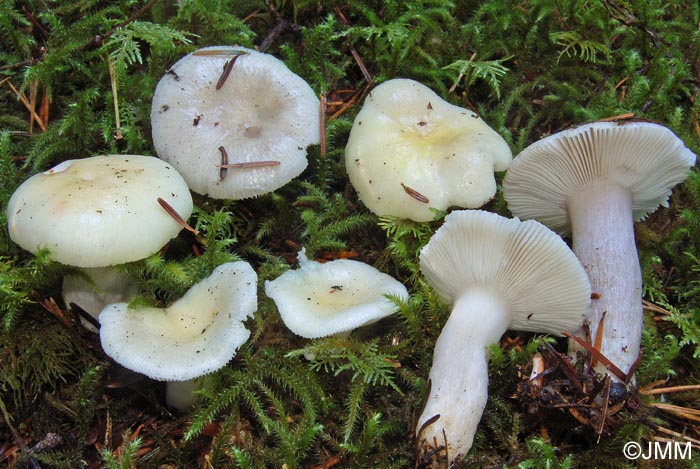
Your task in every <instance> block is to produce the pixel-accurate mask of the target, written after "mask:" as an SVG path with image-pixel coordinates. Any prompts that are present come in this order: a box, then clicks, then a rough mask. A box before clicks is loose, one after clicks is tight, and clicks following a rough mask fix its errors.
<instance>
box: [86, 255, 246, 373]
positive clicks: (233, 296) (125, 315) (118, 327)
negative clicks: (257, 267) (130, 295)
mask: <svg viewBox="0 0 700 469" xmlns="http://www.w3.org/2000/svg"><path fill="white" fill-rule="evenodd" d="M256 283H257V275H256V274H255V271H254V270H253V269H252V267H250V265H249V264H248V263H247V262H243V261H238V262H229V263H226V264H222V265H220V266H219V267H217V268H216V269H214V271H213V272H212V274H211V275H210V276H209V277H207V278H206V279H204V280H202V281H201V282H199V283H197V284H195V285H194V286H192V288H190V289H189V290H188V291H187V293H186V294H185V295H184V296H183V297H182V298H180V299H179V300H177V301H176V302H175V303H173V304H171V305H170V306H168V307H167V308H153V307H144V308H129V306H128V304H127V303H114V304H111V305H108V306H107V307H105V309H103V310H102V312H101V313H100V316H99V320H100V341H101V342H102V347H103V348H104V351H105V353H106V354H107V355H109V356H110V357H112V358H113V359H114V361H116V362H117V363H119V364H121V365H123V366H124V367H126V368H128V369H130V370H133V371H136V372H138V373H142V374H144V375H146V376H148V377H150V378H152V379H156V380H160V381H185V380H188V379H192V378H196V377H198V376H202V375H205V374H207V373H211V372H213V371H215V370H218V369H219V368H221V367H223V366H224V365H225V364H226V363H227V362H228V361H229V360H230V359H231V358H232V357H233V356H234V355H235V354H236V350H237V349H238V347H240V346H241V345H242V344H243V343H244V342H245V341H246V340H248V337H249V336H250V331H249V330H248V329H246V328H245V326H244V325H243V321H244V320H245V319H246V318H248V317H252V315H253V313H254V312H255V310H256V309H257V287H256Z"/></svg>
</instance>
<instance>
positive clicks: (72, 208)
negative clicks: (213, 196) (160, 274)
mask: <svg viewBox="0 0 700 469" xmlns="http://www.w3.org/2000/svg"><path fill="white" fill-rule="evenodd" d="M158 198H161V199H163V200H165V201H166V202H167V203H168V204H169V205H170V206H172V207H173V208H174V209H175V210H176V211H177V212H178V213H179V214H180V215H181V216H182V217H183V218H188V217H189V216H190V214H191V213H192V208H193V206H192V197H191V195H190V191H189V188H188V187H187V184H186V183H185V181H184V180H183V179H182V177H181V176H180V174H179V173H178V172H177V171H176V170H175V169H174V168H173V167H172V166H171V165H170V164H168V163H165V162H164V161H162V160H159V159H158V158H153V157H149V156H139V155H123V156H119V155H109V156H93V157H91V158H84V159H80V160H67V161H64V162H63V163H61V164H59V165H58V166H56V167H54V168H52V169H50V170H48V171H45V172H43V173H40V174H36V175H34V176H32V177H30V178H29V179H27V180H26V181H24V183H22V185H20V186H19V187H18V188H17V190H16V191H15V192H14V194H12V197H11V198H10V201H9V203H8V205H7V223H8V228H9V232H10V238H11V239H12V240H13V241H14V242H15V243H17V244H19V245H20V246H21V247H22V248H24V249H26V250H28V251H31V252H36V251H38V250H39V249H41V248H49V249H50V250H51V253H52V255H53V259H54V260H56V261H58V262H61V263H62V264H67V265H73V266H77V267H106V266H110V265H116V264H124V263H126V262H132V261H136V260H139V259H143V258H144V257H147V256H150V255H151V254H153V253H154V252H157V251H158V250H159V249H161V248H162V247H163V246H164V245H165V244H166V243H167V242H168V241H169V240H170V239H171V238H174V237H175V236H177V234H178V233H179V232H180V230H181V229H182V226H181V225H179V224H178V223H177V222H176V221H175V220H173V218H172V217H171V216H170V215H168V214H167V213H166V212H165V211H164V210H163V208H162V207H161V206H160V205H159V203H158Z"/></svg>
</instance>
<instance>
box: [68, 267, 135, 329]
mask: <svg viewBox="0 0 700 469" xmlns="http://www.w3.org/2000/svg"><path fill="white" fill-rule="evenodd" d="M138 294H139V288H138V285H137V284H136V282H135V281H134V280H133V279H132V278H131V277H129V276H128V275H127V274H126V273H124V272H122V271H120V270H117V269H116V268H114V267H95V268H92V269H83V275H79V274H69V275H66V276H65V277H63V288H62V290H61V296H62V297H63V302H64V304H65V305H66V307H70V305H71V304H76V305H78V306H79V307H80V308H81V309H82V310H83V311H85V312H86V313H88V314H89V315H90V316H92V317H93V318H95V320H97V316H99V314H100V311H102V309H104V307H105V306H107V305H108V304H110V303H122V302H128V301H130V300H131V299H132V298H134V297H135V296H136V295H138ZM80 322H81V323H82V324H83V326H84V327H85V328H86V329H88V330H89V331H91V332H98V330H97V328H96V327H94V326H93V325H92V324H90V323H88V322H87V321H86V320H85V319H83V318H80Z"/></svg>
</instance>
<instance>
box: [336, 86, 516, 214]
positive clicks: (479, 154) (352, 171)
mask: <svg viewBox="0 0 700 469" xmlns="http://www.w3.org/2000/svg"><path fill="white" fill-rule="evenodd" d="M511 159H512V154H511V151H510V148H509V147H508V144H507V143H506V142H505V140H503V138H502V137H501V136H500V135H499V134H498V133H496V132H495V131H494V130H493V129H491V128H490V127H489V126H488V125H487V124H486V123H485V122H484V121H483V120H482V119H481V118H479V116H477V115H476V114H475V113H473V112H472V111H469V110H467V109H464V108H461V107H457V106H454V105H452V104H450V103H448V102H447V101H445V100H443V99H442V98H440V97H439V96H438V95H437V94H435V92H433V91H432V90H431V89H430V88H428V87H426V86H424V85H422V84H420V83H418V82H416V81H413V80H408V79H393V80H389V81H386V82H384V83H382V84H381V85H379V86H377V87H376V88H374V89H373V90H372V92H371V93H370V94H369V96H368V97H367V99H366V100H365V102H364V104H363V106H362V109H361V110H360V112H359V113H358V114H357V117H356V118H355V122H354V124H353V126H352V130H351V132H350V137H349V139H348V143H347V146H346V148H345V167H346V169H347V172H348V176H349V177H350V182H351V183H352V185H353V186H354V187H355V190H357V194H358V196H359V198H360V200H362V202H363V203H364V204H365V205H366V206H367V208H368V209H369V210H371V211H372V212H374V213H376V214H377V215H380V216H393V217H399V218H408V219H411V220H415V221H429V220H432V219H433V218H434V216H435V214H434V212H433V211H431V208H436V209H440V210H446V209H447V208H448V207H451V206H457V207H463V208H476V207H481V206H482V205H483V204H484V203H486V202H487V201H488V200H489V199H491V198H492V197H493V195H494V194H495V193H496V181H495V179H494V175H493V172H494V171H504V170H505V169H506V168H507V167H508V165H509V164H510V161H511Z"/></svg>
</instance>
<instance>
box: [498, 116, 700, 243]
mask: <svg viewBox="0 0 700 469" xmlns="http://www.w3.org/2000/svg"><path fill="white" fill-rule="evenodd" d="M694 164H695V154H694V153H693V152H691V151H690V150H689V149H688V148H686V147H685V145H684V144H683V141H682V140H680V139H679V138H678V137H677V136H676V135H675V134H674V133H673V132H672V131H671V130H670V129H668V128H666V127H664V126H662V125H659V124H654V123H651V122H637V121H633V122H621V123H617V122H593V123H590V124H585V125H581V126H578V127H573V128H571V129H568V130H564V131H562V132H559V133H556V134H553V135H550V136H549V137H546V138H544V139H542V140H539V141H537V142H535V143H533V144H532V145H530V146H529V147H527V148H526V149H525V150H523V151H522V152H521V153H520V154H519V155H518V156H517V157H516V158H515V160H514V161H513V164H512V165H511V167H510V169H509V170H508V172H507V173H506V176H505V178H504V180H503V194H504V197H505V199H506V200H507V202H508V208H509V209H510V211H511V212H512V213H513V214H514V215H516V216H518V217H521V218H523V219H536V220H539V221H540V222H542V223H544V224H545V225H547V226H548V227H550V228H551V229H553V230H555V231H556V232H558V233H561V234H563V235H567V234H569V233H570V230H571V226H570V224H569V216H568V213H567V210H566V206H567V203H568V199H569V198H570V197H575V196H576V194H577V193H578V192H579V191H581V190H582V189H584V188H586V187H587V186H588V187H593V186H594V185H596V184H600V185H604V184H608V185H618V186H620V187H622V188H624V189H627V190H629V191H630V193H631V196H632V211H633V216H634V219H635V220H637V221H638V220H641V219H643V218H644V217H646V215H647V214H649V213H651V212H653V211H654V210H656V209H657V208H658V207H659V206H660V205H663V206H668V197H669V196H670V195H671V189H672V188H673V186H675V185H676V184H678V183H680V182H682V181H684V180H685V178H686V177H687V176H688V171H689V170H690V168H691V167H692V166H693V165H694Z"/></svg>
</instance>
